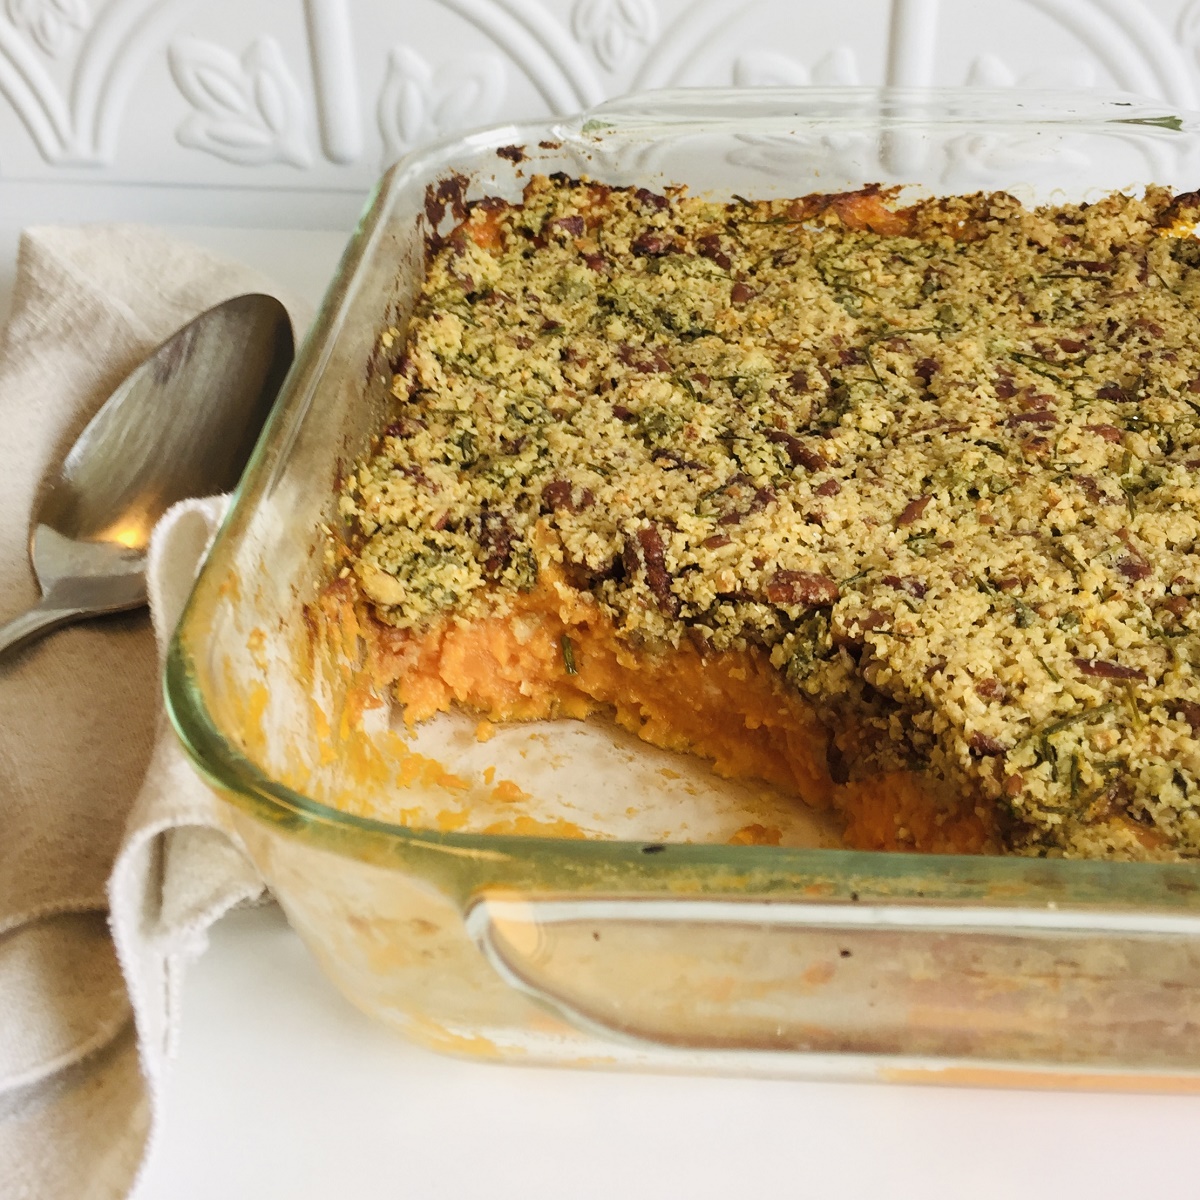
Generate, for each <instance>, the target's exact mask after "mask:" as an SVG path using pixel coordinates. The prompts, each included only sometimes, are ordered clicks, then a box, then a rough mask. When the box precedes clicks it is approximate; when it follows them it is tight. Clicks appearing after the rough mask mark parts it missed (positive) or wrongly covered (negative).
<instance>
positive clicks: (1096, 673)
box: [341, 177, 1200, 857]
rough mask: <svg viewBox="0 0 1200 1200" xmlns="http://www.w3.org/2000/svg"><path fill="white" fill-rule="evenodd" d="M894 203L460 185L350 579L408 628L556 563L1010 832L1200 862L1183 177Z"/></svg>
mask: <svg viewBox="0 0 1200 1200" xmlns="http://www.w3.org/2000/svg"><path fill="white" fill-rule="evenodd" d="M891 203H892V198H891V197H889V196H888V194H886V193H884V192H882V191H880V190H879V189H877V188H868V189H865V190H864V191H862V192H857V193H851V194H847V195H842V196H820V195H818V196H809V197H805V198H802V199H799V200H791V201H757V202H751V201H746V200H740V199H739V200H735V201H734V202H732V203H730V204H718V203H713V202H710V201H705V200H702V199H698V198H693V197H689V196H687V195H685V194H684V193H683V192H682V191H676V192H670V193H668V194H667V195H658V194H655V193H651V192H649V191H646V190H645V189H636V190H634V189H616V188H609V187H606V186H604V185H600V184H597V183H593V182H587V181H584V182H579V181H572V180H567V179H565V178H562V177H553V178H550V179H547V178H542V177H539V178H535V179H534V180H532V181H531V182H530V184H529V186H528V188H527V190H526V194H525V197H524V201H523V202H522V203H521V204H519V205H510V204H508V203H506V202H504V201H501V200H496V199H488V200H483V201H480V202H478V203H476V204H474V205H473V206H471V208H470V209H469V212H468V215H467V218H466V220H465V221H464V222H463V224H462V225H461V226H460V228H459V229H458V230H457V231H456V232H455V234H454V235H452V236H451V237H450V238H449V239H448V240H447V241H446V242H445V244H444V245H442V247H441V248H440V249H439V250H438V251H437V253H436V254H435V256H434V257H433V259H432V261H431V263H430V266H429V272H428V276H427V279H426V282H425V285H424V289H423V292H422V294H421V297H420V300H419V303H418V305H417V307H416V310H415V313H414V315H413V318H412V321H411V323H410V327H409V330H408V334H407V340H406V343H405V346H404V349H403V353H402V354H397V355H395V357H394V358H393V368H394V378H393V391H394V395H395V398H396V405H397V407H396V413H395V418H394V420H393V421H392V423H391V424H390V425H389V426H388V427H387V428H386V430H384V432H383V434H382V436H381V438H380V440H379V443H378V447H377V450H376V452H375V453H374V454H372V455H371V456H370V457H369V458H368V459H367V460H366V461H364V462H363V463H361V464H360V465H359V466H358V468H357V470H356V471H355V472H354V473H353V474H352V476H351V478H350V479H349V480H348V482H347V484H346V486H345V489H344V492H343V495H342V500H341V505H342V511H343V514H344V515H345V516H346V518H347V519H348V522H349V525H350V528H351V531H352V532H351V545H352V547H353V558H352V562H353V568H354V571H355V573H356V575H357V577H358V581H359V585H360V587H361V589H362V591H363V592H364V594H365V595H366V596H367V597H368V598H369V599H370V600H371V601H372V602H373V603H374V605H375V606H376V609H377V612H378V615H379V617H380V619H381V620H383V621H384V622H386V623H388V624H391V625H394V626H397V627H399V628H401V629H411V630H421V629H423V628H425V627H427V626H429V625H430V623H431V622H433V621H435V620H437V619H440V618H442V617H444V616H446V615H453V616H455V617H457V618H461V619H464V620H470V619H471V618H472V617H474V616H478V615H480V614H482V613H485V612H487V613H494V612H496V611H498V610H499V611H503V610H504V608H505V606H506V604H508V603H509V602H511V598H512V597H513V596H514V595H515V594H517V593H518V592H521V591H527V590H529V589H530V588H532V587H533V586H534V585H535V584H536V581H537V579H538V575H539V571H541V570H545V569H546V567H547V566H548V565H549V564H551V563H553V564H555V566H556V567H557V568H558V569H561V570H562V571H563V572H564V573H565V575H566V577H567V578H568V579H569V580H570V581H571V583H573V584H574V585H575V586H576V587H578V588H579V589H581V590H585V591H587V592H589V593H590V594H591V595H592V596H594V597H595V598H596V600H597V601H598V603H599V604H601V605H602V606H603V608H604V609H605V611H606V612H607V613H608V615H609V616H610V617H611V618H612V619H613V620H614V621H615V622H616V624H617V627H618V628H619V629H620V631H621V634H622V636H623V637H625V638H627V639H628V640H630V641H631V642H632V643H635V644H645V645H648V646H652V647H653V646H662V645H664V644H676V645H677V644H678V643H679V641H680V639H681V638H690V639H692V640H693V641H696V642H697V643H698V644H700V645H701V646H702V647H709V646H711V647H712V648H714V649H717V650H724V649H745V648H748V647H759V648H762V649H764V650H765V651H767V652H768V653H769V655H770V659H771V662H772V663H773V664H774V666H775V667H776V668H777V669H778V670H779V671H780V672H782V674H783V676H784V677H785V678H786V679H787V680H788V681H789V682H790V684H791V685H792V686H794V687H795V688H797V689H798V690H799V691H800V692H801V693H802V694H804V695H805V696H806V697H808V698H809V699H810V701H811V702H812V703H813V705H814V706H815V708H816V711H817V713H818V715H819V716H820V718H821V720H822V721H823V722H824V723H825V724H826V726H827V728H828V730H829V732H830V735H831V738H832V742H833V747H834V752H845V754H844V757H845V761H846V763H847V764H848V766H847V767H846V769H847V770H848V771H849V772H850V773H851V774H854V773H855V772H860V773H872V772H877V771H879V770H881V769H891V768H894V767H896V766H907V767H911V768H915V769H920V770H925V771H929V772H932V773H933V774H934V775H935V776H936V777H937V778H939V779H944V780H946V781H949V782H950V783H952V784H953V785H955V786H956V787H959V788H961V789H963V790H964V792H965V793H966V794H968V795H971V796H977V797H980V798H981V799H983V800H986V802H987V803H988V804H991V805H994V806H996V807H997V809H998V810H999V811H1000V813H1001V816H1002V825H1003V827H1004V828H1005V830H1006V837H1007V840H1008V844H1009V846H1010V848H1011V849H1013V850H1017V851H1022V852H1026V853H1035V854H1069V855H1090V856H1097V855H1100V856H1104V855H1109V856H1112V855H1115V856H1123V857H1174V856H1180V855H1182V856H1193V855H1196V854H1200V813H1198V809H1197V800H1198V799H1200V792H1198V790H1197V779H1198V778H1200V743H1198V742H1197V733H1198V732H1200V686H1198V685H1197V681H1196V677H1195V674H1194V670H1193V667H1194V664H1196V663H1198V662H1200V605H1198V603H1197V599H1196V596H1197V591H1198V589H1200V549H1198V541H1197V539H1198V536H1200V338H1197V336H1196V334H1197V310H1198V307H1200V271H1198V270H1197V267H1198V266H1200V241H1197V239H1196V238H1195V237H1194V236H1192V233H1191V223H1193V222H1195V221H1196V220H1197V219H1198V218H1200V196H1197V195H1196V194H1188V195H1184V196H1179V197H1172V196H1171V195H1170V193H1168V192H1166V191H1164V190H1160V189H1153V190H1150V191H1148V192H1147V194H1146V195H1145V196H1144V197H1140V198H1138V197H1129V196H1125V195H1112V196H1109V197H1107V198H1106V199H1104V200H1103V201H1101V202H1099V203H1096V204H1092V205H1090V206H1089V205H1067V206H1060V207H1046V208H1039V209H1037V210H1033V211H1031V210H1027V209H1025V208H1023V207H1022V206H1021V205H1020V204H1019V203H1018V202H1017V201H1016V200H1015V199H1013V198H1012V197H1011V196H1008V195H1006V194H1004V193H995V194H990V195H973V196H959V197H952V198H948V199H936V200H928V201H923V202H921V203H919V204H917V205H915V206H914V207H911V208H903V209H895V208H893V207H891V206H890V205H891ZM395 336H396V335H395V334H394V333H393V334H390V335H387V337H385V341H387V340H388V338H394V337H395ZM398 348H399V347H398V346H397V347H395V348H394V349H398ZM578 652H579V651H578V650H576V651H575V653H578ZM566 669H570V664H569V663H568V664H566ZM851 718H852V719H853V725H854V729H855V734H854V741H853V744H852V745H851V744H850V743H849V741H848V740H847V738H848V734H847V729H848V728H849V725H848V721H849V720H850V719H851Z"/></svg>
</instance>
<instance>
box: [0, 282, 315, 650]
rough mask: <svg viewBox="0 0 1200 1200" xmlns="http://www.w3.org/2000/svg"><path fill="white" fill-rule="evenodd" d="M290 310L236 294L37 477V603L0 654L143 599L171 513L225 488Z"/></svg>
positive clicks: (177, 338) (282, 358)
mask: <svg viewBox="0 0 1200 1200" xmlns="http://www.w3.org/2000/svg"><path fill="white" fill-rule="evenodd" d="M293 349H294V347H293V339H292V326H291V322H290V320H289V319H288V315H287V310H286V309H285V308H284V307H283V305H282V304H280V302H279V301H278V300H276V299H275V298H274V297H273V296H266V295H245V296H235V297H234V298H233V299H231V300H226V301H225V302H224V303H222V304H218V305H216V306H215V307H214V308H210V309H208V310H207V311H206V312H203V313H201V314H200V315H199V316H198V317H196V318H195V320H193V321H191V322H190V323H189V324H187V325H185V326H184V327H183V328H182V329H180V330H179V331H178V332H177V333H175V334H173V335H172V336H171V337H169V338H168V339H167V340H166V341H165V342H163V343H162V345H160V346H159V347H158V349H156V350H155V351H154V352H153V353H152V354H151V355H150V357H149V358H147V359H146V360H145V361H144V362H143V363H142V364H141V365H140V366H138V367H137V368H136V369H135V370H134V371H133V372H132V373H131V374H130V375H129V376H128V377H127V378H126V379H125V380H124V382H122V383H121V385H120V386H119V387H118V388H117V389H116V391H115V392H113V394H112V395H111V396H110V397H109V399H108V400H107V401H105V403H104V405H103V407H102V408H101V409H100V410H99V411H98V412H97V413H96V415H95V416H94V417H93V418H92V419H91V421H89V422H88V424H87V426H86V428H85V429H84V431H83V432H82V433H81V434H80V435H79V437H78V439H77V440H76V441H75V444H74V445H73V446H72V447H71V450H70V452H69V453H68V454H67V457H66V458H65V459H64V460H63V463H62V465H61V466H60V467H59V469H58V470H57V471H56V472H54V473H53V474H52V475H51V476H50V477H49V478H48V479H47V480H46V482H45V485H44V487H43V489H42V499H41V502H40V504H39V506H38V509H37V512H36V513H35V515H34V519H33V523H32V528H31V532H30V558H31V560H32V562H33V569H34V572H35V574H36V575H37V579H38V584H39V586H40V587H41V591H42V598H41V601H40V602H39V603H38V604H37V605H36V606H35V607H34V608H33V609H31V610H30V611H29V612H27V613H25V614H23V615H22V616H20V617H17V618H16V619H15V620H13V621H10V622H9V623H8V624H7V625H5V626H3V627H0V653H3V652H4V651H5V650H8V649H10V648H12V647H14V646H17V645H20V644H21V643H23V642H26V641H28V640H29V639H30V638H32V637H34V636H36V635H38V634H40V633H44V632H46V631H48V630H50V629H53V628H55V627H56V626H59V625H65V624H67V623H68V622H70V621H76V620H81V619H83V618H85V617H90V616H94V615H99V614H100V613H111V612H121V611H124V610H127V609H132V608H139V607H140V606H141V605H143V604H145V603H146V550H147V547H148V545H149V542H150V533H151V531H152V530H153V528H154V526H155V524H156V523H157V521H158V519H159V518H160V517H161V516H162V515H163V513H165V512H166V510H167V509H168V508H170V506H171V505H172V504H174V503H176V502H177V501H179V500H183V499H186V498H187V497H189V496H203V495H209V494H212V493H215V492H224V491H228V490H230V489H231V488H232V487H233V486H234V485H235V484H236V483H237V481H238V479H239V478H240V477H241V473H242V470H243V468H244V467H245V465H246V461H247V459H248V458H249V457H250V452H251V450H253V448H254V443H255V442H256V440H257V438H258V434H259V431H260V429H261V428H262V425H263V422H264V421H265V420H266V417H267V414H268V413H269V412H270V410H271V406H272V404H273V403H274V401H275V396H276V394H277V392H278V391H279V387H280V384H282V382H283V377H284V376H285V375H286V374H287V370H288V367H289V366H290V365H291V361H292V355H293Z"/></svg>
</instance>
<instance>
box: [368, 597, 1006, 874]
mask: <svg viewBox="0 0 1200 1200" xmlns="http://www.w3.org/2000/svg"><path fill="white" fill-rule="evenodd" d="M373 630H374V632H373V637H372V638H371V641H372V643H373V648H374V654H375V656H376V662H375V664H374V666H375V673H376V674H377V675H379V676H381V677H383V678H394V679H395V680H396V683H395V693H396V698H397V700H398V701H399V702H400V703H401V704H402V705H403V706H404V714H405V719H406V721H407V722H408V723H409V724H410V725H415V724H418V723H419V722H421V721H424V720H426V719H428V718H429V717H431V716H433V715H434V714H435V713H437V712H446V711H450V710H451V709H452V708H453V707H455V706H458V707H461V708H467V709H470V710H473V711H475V712H478V713H480V714H481V715H483V716H485V717H487V718H488V719H489V720H493V721H528V720H548V719H555V718H575V719H583V718H586V717H589V716H591V715H593V714H604V715H611V716H613V717H614V718H615V720H616V722H617V724H619V725H620V726H621V727H622V728H624V729H627V730H629V731H630V732H632V733H635V734H636V735H637V736H638V737H640V738H642V739H643V740H644V741H646V742H649V743H651V744H652V745H655V746H660V747H663V748H664V749H668V750H676V751H681V752H684V753H691V754H697V755H700V756H701V757H703V758H706V759H708V760H710V761H711V762H712V764H713V769H714V770H715V771H716V772H717V774H719V775H721V776H724V777H726V778H733V779H761V780H765V781H766V782H768V783H771V784H774V785H775V786H777V787H779V788H782V789H784V790H785V791H788V792H791V793H793V794H795V795H796V796H797V797H798V798H799V799H801V800H802V801H803V802H804V803H806V804H808V805H810V806H812V807H814V808H817V809H829V808H831V807H832V808H833V809H834V810H835V811H837V812H838V813H839V814H840V815H841V817H842V818H844V820H845V840H846V844H847V845H848V846H851V847H854V848H858V849H864V850H900V849H907V850H920V851H927V852H947V853H963V854H973V853H981V852H983V851H986V850H989V849H995V841H996V838H995V830H994V828H993V827H992V826H991V824H990V822H989V820H988V818H987V815H986V814H987V810H986V808H984V807H983V806H979V807H976V806H975V805H973V804H971V803H970V802H961V801H959V800H958V799H957V798H956V797H954V796H953V795H950V794H948V792H947V789H945V788H944V787H943V788H941V789H939V788H937V787H936V785H935V784H934V783H933V781H931V780H930V779H929V777H928V776H926V775H924V774H922V773H919V772H915V771H890V772H888V773H886V774H880V775H876V776H871V777H867V778H865V779H856V780H852V781H847V782H844V783H838V782H835V781H834V779H833V778H832V776H831V772H830V767H829V762H828V744H829V739H828V735H827V734H826V732H825V730H824V728H823V727H822V725H821V723H820V721H819V720H818V719H817V716H816V714H815V712H814V710H813V708H812V706H811V705H810V704H809V703H808V702H807V701H806V700H805V699H803V698H802V697H801V696H799V695H798V694H797V693H796V692H795V690H794V689H789V688H788V687H787V685H786V684H785V682H784V681H783V680H782V678H781V677H780V675H779V672H778V671H776V670H775V669H774V668H773V667H772V666H771V664H770V662H769V659H768V658H767V656H766V655H764V654H762V653H761V652H758V651H756V650H750V651H729V650H727V651H717V652H713V651H708V652H706V651H705V650H703V649H702V648H700V647H698V646H697V645H695V644H693V643H692V642H686V641H685V642H683V643H681V644H680V645H679V646H678V647H673V646H670V645H667V646H663V647H658V648H654V649H651V648H648V647H646V648H640V647H634V646H632V645H630V644H629V643H628V642H626V641H624V640H623V639H621V638H620V637H619V636H618V635H617V633H616V631H615V629H614V626H613V622H612V621H611V619H610V618H608V617H607V616H606V615H605V613H604V612H603V611H602V610H601V608H600V606H599V605H597V604H596V603H595V601H594V600H592V599H591V598H590V597H588V596H586V595H583V594H581V593H579V592H577V591H575V590H574V589H572V588H571V587H569V586H568V585H567V584H566V583H565V582H563V581H562V580H561V579H557V578H548V579H543V581H542V583H541V584H540V585H539V586H538V587H537V588H536V589H534V590H533V591H531V592H529V593H528V594H526V595H524V596H522V597H520V599H519V600H518V601H517V603H516V605H515V607H513V608H511V609H509V610H508V611H506V612H504V613H503V614H502V615H495V616H484V617H477V618H473V619H471V620H456V619H448V620H445V621H442V622H440V623H438V624H437V625H435V626H433V627H432V628H430V629H429V630H427V631H426V632H424V633H422V634H419V635H418V634H411V633H406V632H402V631H399V630H396V629H394V628H392V627H389V626H385V625H378V624H376V625H374V627H373Z"/></svg>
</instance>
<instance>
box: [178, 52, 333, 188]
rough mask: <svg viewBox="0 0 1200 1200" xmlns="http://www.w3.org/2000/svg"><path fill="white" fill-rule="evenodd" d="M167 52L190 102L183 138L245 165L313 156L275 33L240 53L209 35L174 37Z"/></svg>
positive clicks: (298, 163)
mask: <svg viewBox="0 0 1200 1200" xmlns="http://www.w3.org/2000/svg"><path fill="white" fill-rule="evenodd" d="M168 58H169V61H170V65H171V74H172V76H173V77H174V79H175V83H176V85H177V86H178V88H179V90H180V91H181V92H182V93H183V95H184V97H185V98H186V99H187V100H188V102H189V103H190V104H191V106H192V109H193V111H192V112H191V113H189V114H188V116H187V117H186V118H185V119H184V121H183V123H182V124H181V125H180V126H179V129H178V131H177V132H176V137H177V138H178V139H179V142H180V143H181V144H182V145H184V146H190V147H192V148H194V149H196V150H205V151H207V152H208V153H209V154H215V155H217V156H218V157H220V158H224V159H226V160H227V161H228V162H232V163H240V164H242V165H244V166H265V165H267V164H270V163H288V164H290V165H292V166H294V167H307V166H308V165H309V164H310V163H311V162H312V155H311V153H310V151H309V148H308V140H307V137H306V129H305V124H306V122H305V110H304V97H303V96H302V94H301V92H300V88H299V86H298V85H297V84H296V80H295V78H294V77H293V75H292V73H291V71H290V70H289V69H288V65H287V63H286V61H285V60H284V57H283V51H282V50H281V49H280V46H279V43H278V42H277V41H275V39H274V38H270V37H260V38H258V39H257V40H256V41H255V42H254V43H253V44H252V45H251V46H250V47H249V48H248V49H247V50H246V52H245V53H244V54H243V55H242V57H241V59H238V58H237V57H236V56H235V55H234V54H232V53H230V52H229V51H228V50H225V49H224V48H223V47H221V46H217V45H215V44H214V43H212V42H204V41H200V40H198V39H196V38H180V39H178V40H177V41H176V42H174V43H173V44H172V45H171V47H170V50H169V53H168Z"/></svg>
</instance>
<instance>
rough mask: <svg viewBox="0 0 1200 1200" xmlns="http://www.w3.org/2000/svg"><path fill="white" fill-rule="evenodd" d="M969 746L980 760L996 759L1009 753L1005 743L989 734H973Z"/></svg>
mask: <svg viewBox="0 0 1200 1200" xmlns="http://www.w3.org/2000/svg"><path fill="white" fill-rule="evenodd" d="M967 745H968V746H970V747H971V753H972V754H974V755H976V756H977V757H979V758H995V757H996V756H997V755H1000V754H1007V753H1008V747H1007V746H1006V745H1005V744H1004V743H1003V742H1001V741H999V740H998V739H996V738H994V737H992V736H991V735H990V734H987V733H973V734H971V737H970V739H969V740H968V742H967Z"/></svg>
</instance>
